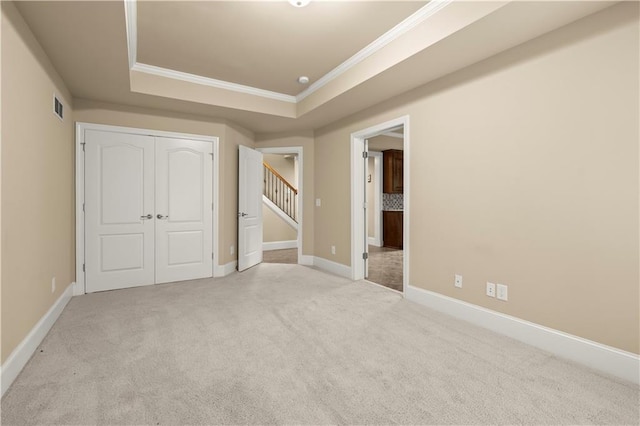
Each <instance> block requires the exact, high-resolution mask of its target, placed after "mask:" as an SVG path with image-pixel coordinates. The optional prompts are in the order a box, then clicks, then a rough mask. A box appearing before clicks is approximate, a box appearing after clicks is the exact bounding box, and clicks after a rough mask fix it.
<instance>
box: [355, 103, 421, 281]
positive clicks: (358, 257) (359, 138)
mask: <svg viewBox="0 0 640 426" xmlns="http://www.w3.org/2000/svg"><path fill="white" fill-rule="evenodd" d="M398 126H404V135H405V138H404V143H403V148H404V162H403V165H404V167H403V168H404V174H403V180H404V181H403V186H404V196H403V199H404V200H403V204H404V211H403V230H402V235H403V247H404V256H403V257H402V258H403V261H402V284H403V288H406V287H407V285H408V283H409V257H410V256H409V247H410V245H409V229H411V228H410V216H409V211H410V209H409V200H410V198H411V196H410V194H411V192H410V185H409V184H410V182H409V176H410V174H409V157H410V156H409V142H410V137H409V135H410V132H409V116H408V115H405V116H402V117H399V118H395V119H393V120H389V121H386V122H384V123H381V124H377V125H375V126H372V127H368V128H366V129H363V130H359V131H357V132H354V133H352V134H351V183H352V184H351V270H352V276H351V278H352V279H353V280H362V279H364V277H365V262H363V261H362V253H364V251H365V247H364V241H365V238H364V221H365V217H364V214H363V211H362V208H363V203H364V185H361V184H357V182H362V179H363V176H364V162H363V161H362V152H363V151H364V146H365V143H364V141H365V139H366V138H372V137H374V136H378V135H381V134H384V133H386V132H388V131H389V129H391V128H397V127H398Z"/></svg>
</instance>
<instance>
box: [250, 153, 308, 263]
mask: <svg viewBox="0 0 640 426" xmlns="http://www.w3.org/2000/svg"><path fill="white" fill-rule="evenodd" d="M258 150H259V151H261V152H262V153H263V156H264V157H263V161H264V163H263V176H264V179H263V181H264V187H263V195H262V217H263V239H262V241H263V242H262V250H263V259H262V261H263V262H264V263H289V264H297V263H300V259H301V257H302V148H301V147H287V148H260V149H258Z"/></svg>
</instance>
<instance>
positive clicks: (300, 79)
mask: <svg viewBox="0 0 640 426" xmlns="http://www.w3.org/2000/svg"><path fill="white" fill-rule="evenodd" d="M298 83H300V84H307V83H309V77H307V76H306V75H301V76H300V77H298Z"/></svg>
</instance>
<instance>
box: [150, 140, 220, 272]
mask: <svg viewBox="0 0 640 426" xmlns="http://www.w3.org/2000/svg"><path fill="white" fill-rule="evenodd" d="M212 152H213V150H212V145H211V143H207V142H200V141H192V140H185V139H171V138H156V200H155V201H156V213H157V214H156V282H157V283H164V282H171V281H182V280H189V279H196V278H207V277H211V276H213V262H212V253H213V235H212V232H213V230H212V205H211V202H212V169H213V161H212V160H213V158H212Z"/></svg>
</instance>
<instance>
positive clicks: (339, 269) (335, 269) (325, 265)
mask: <svg viewBox="0 0 640 426" xmlns="http://www.w3.org/2000/svg"><path fill="white" fill-rule="evenodd" d="M313 266H317V267H318V268H319V269H322V270H323V271H326V272H331V273H332V274H336V275H340V276H341V277H345V278H349V279H351V267H350V266H347V265H343V264H341V263H336V262H332V261H330V260H327V259H324V258H322V257H317V256H316V257H314V258H313Z"/></svg>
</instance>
